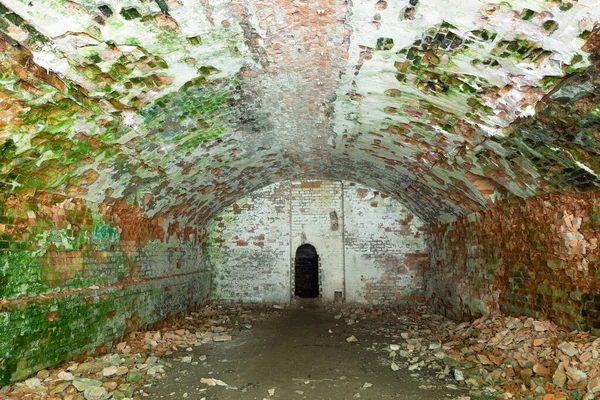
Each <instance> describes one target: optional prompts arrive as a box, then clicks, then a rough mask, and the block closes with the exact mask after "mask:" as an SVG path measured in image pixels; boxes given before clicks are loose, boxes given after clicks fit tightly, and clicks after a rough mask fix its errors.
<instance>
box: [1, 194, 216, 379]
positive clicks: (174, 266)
mask: <svg viewBox="0 0 600 400" xmlns="http://www.w3.org/2000/svg"><path fill="white" fill-rule="evenodd" d="M3 188H4V191H3V192H2V193H0V232H1V238H2V241H1V242H0V243H1V244H0V298H1V299H2V301H1V302H0V385H1V384H3V383H6V382H8V380H10V379H20V378H24V377H26V376H27V375H28V374H29V373H31V372H33V371H35V370H37V369H40V368H43V367H46V366H50V365H53V364H55V363H57V362H58V361H61V360H63V359H65V358H67V357H70V356H73V355H77V354H80V353H83V352H93V351H94V349H95V347H96V346H100V345H102V344H104V343H107V342H110V341H111V340H113V339H116V338H119V337H121V336H122V335H123V334H124V333H125V332H126V331H127V330H131V329H135V328H137V327H140V326H143V325H146V324H149V323H153V322H156V321H158V320H161V319H163V318H166V317H167V316H168V315H170V314H172V313H177V312H182V311H186V310H187V309H189V308H193V307H197V306H199V305H201V304H203V303H204V302H205V301H206V296H207V294H208V285H209V282H210V279H209V277H208V276H207V273H206V271H204V270H203V252H202V250H201V248H200V246H197V244H198V242H197V241H198V240H199V238H196V236H195V235H192V234H191V232H189V231H188V232H185V231H184V232H179V231H178V229H176V227H174V226H172V227H169V229H166V232H165V227H166V226H168V225H169V224H168V223H166V222H165V221H164V219H163V218H162V217H160V216H158V215H156V216H155V217H153V218H148V217H145V216H144V215H143V213H142V212H141V211H140V209H139V208H138V207H136V206H134V205H127V204H125V203H124V202H118V201H117V202H112V203H109V202H106V203H104V204H101V205H95V204H89V203H86V202H85V201H83V200H81V199H76V198H70V197H66V196H61V195H56V194H52V193H49V192H42V191H37V192H36V193H35V194H33V193H28V192H27V191H25V192H23V191H14V190H13V189H12V188H8V187H6V186H4V187H3ZM169 232H170V234H169Z"/></svg>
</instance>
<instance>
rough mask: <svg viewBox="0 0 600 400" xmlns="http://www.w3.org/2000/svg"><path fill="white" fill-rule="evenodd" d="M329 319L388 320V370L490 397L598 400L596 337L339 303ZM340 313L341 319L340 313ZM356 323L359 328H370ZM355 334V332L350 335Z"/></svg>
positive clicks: (534, 323) (351, 322) (599, 343)
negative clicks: (445, 382) (392, 319)
mask: <svg viewBox="0 0 600 400" xmlns="http://www.w3.org/2000/svg"><path fill="white" fill-rule="evenodd" d="M335 311H337V312H338V314H337V315H336V319H342V318H343V321H344V322H345V323H346V325H347V326H350V327H352V328H355V329H359V326H360V325H361V324H360V321H362V320H367V319H372V318H377V317H379V316H381V315H383V314H384V313H391V314H392V315H393V316H394V317H396V323H395V324H394V325H393V326H389V325H386V326H385V327H381V328H379V329H382V330H384V332H382V333H384V334H385V336H386V337H389V339H390V343H388V344H386V345H385V346H384V347H383V348H380V351H381V352H382V353H383V354H384V356H385V357H383V356H382V358H383V359H384V360H385V361H384V362H385V363H387V364H388V365H389V366H390V368H391V369H392V370H394V371H397V370H399V369H402V368H404V369H407V370H408V371H411V372H412V373H413V376H415V377H424V376H431V374H432V373H433V375H434V376H436V377H437V378H438V379H440V380H450V381H454V384H450V385H447V387H449V388H450V387H451V386H454V387H456V386H466V387H467V388H469V389H470V391H471V393H472V395H473V396H476V397H483V398H497V399H540V400H559V399H574V400H591V399H597V398H600V338H598V337H595V336H593V335H591V334H589V333H586V332H582V331H571V332H569V331H567V330H566V329H564V328H560V327H558V326H557V325H555V324H553V323H552V322H549V321H542V320H535V319H533V318H529V317H525V316H520V317H513V316H505V315H503V314H500V313H497V314H492V315H489V316H484V317H481V318H479V319H477V320H475V321H473V322H463V323H457V322H455V321H452V320H449V319H447V318H445V317H443V316H440V315H434V314H430V313H428V310H427V309H426V308H421V309H419V310H418V312H416V311H414V310H412V311H406V310H404V309H401V308H389V307H388V308H385V309H384V308H379V309H378V308H362V307H356V306H354V307H352V306H345V307H343V309H342V310H341V313H340V312H339V309H338V310H335ZM340 315H341V316H340ZM367 324H368V322H367V323H363V324H362V325H364V327H363V328H364V329H365V331H367V330H369V329H372V327H370V326H369V327H368V329H367V328H366V327H367ZM358 334H359V333H358V332H357V333H356V335H358Z"/></svg>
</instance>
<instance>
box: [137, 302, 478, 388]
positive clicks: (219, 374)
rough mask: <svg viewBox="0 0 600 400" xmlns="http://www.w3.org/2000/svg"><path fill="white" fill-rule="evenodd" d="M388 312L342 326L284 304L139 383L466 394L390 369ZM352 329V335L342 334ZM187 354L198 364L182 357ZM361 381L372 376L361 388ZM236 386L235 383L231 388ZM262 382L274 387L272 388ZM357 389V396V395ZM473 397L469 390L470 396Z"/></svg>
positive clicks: (321, 313) (319, 312)
mask: <svg viewBox="0 0 600 400" xmlns="http://www.w3.org/2000/svg"><path fill="white" fill-rule="evenodd" d="M393 319H394V317H393V316H391V315H386V316H381V317H379V318H377V319H370V320H368V322H367V321H363V322H360V323H358V324H356V325H352V326H348V325H346V324H345V323H344V321H343V319H342V320H336V319H334V314H333V313H331V312H328V311H325V310H323V309H319V308H309V309H290V310H283V311H282V313H281V314H280V315H279V316H275V317H272V318H270V319H269V320H268V321H266V322H262V323H260V324H257V325H253V326H252V328H251V329H246V328H244V327H243V326H240V331H239V332H236V333H234V339H233V341H232V342H224V343H214V344H212V345H210V346H200V347H196V348H194V349H193V351H192V352H191V353H181V352H179V353H174V354H172V355H171V356H169V357H167V358H163V359H164V360H165V361H167V362H170V363H172V364H173V368H171V369H169V370H168V372H167V375H166V376H165V377H164V378H163V379H161V380H160V381H156V382H154V383H153V384H152V385H151V386H147V387H146V388H144V391H145V392H146V393H147V394H148V395H149V396H148V397H149V398H151V399H183V398H186V393H187V398H189V399H198V400H200V399H202V398H203V397H205V398H206V400H213V399H215V400H216V399H218V400H229V399H232V400H233V399H266V398H272V399H286V400H287V399H311V400H320V399H322V400H327V399H331V400H338V399H354V398H360V399H366V400H376V399H428V400H435V399H448V398H456V397H458V396H460V395H464V394H466V389H463V388H460V387H459V388H458V389H449V388H447V387H446V385H449V384H455V383H456V382H453V381H452V380H451V379H449V380H447V381H440V380H438V379H437V378H435V377H433V376H432V374H428V373H427V372H426V371H420V372H418V375H419V377H415V376H414V375H417V374H413V376H411V374H412V373H410V372H408V371H406V370H402V369H401V370H399V371H396V372H394V371H392V370H391V368H390V360H389V359H386V352H385V349H386V348H388V347H389V344H390V343H392V342H391V341H390V339H389V338H387V337H386V335H385V333H383V332H385V329H384V330H381V329H378V328H379V327H386V326H388V327H389V326H391V325H392V324H393ZM329 330H331V332H332V333H329ZM351 335H355V336H356V337H357V339H358V342H356V343H348V342H347V341H346V338H347V337H349V336H351ZM190 354H192V355H193V360H195V361H199V359H200V356H201V355H206V357H207V359H206V361H204V362H199V363H198V365H192V364H189V363H183V362H181V361H180V360H181V358H182V357H183V356H189V355H190ZM202 378H213V379H219V380H221V381H223V382H225V383H227V384H228V385H230V386H231V387H233V388H226V387H222V386H214V387H210V386H207V385H206V384H203V383H201V379H202ZM365 383H370V384H372V386H371V387H368V388H364V387H363V386H365ZM234 388H235V389H234ZM269 389H275V393H274V395H273V396H270V395H269V393H268V390H269ZM359 396H360V397H359ZM471 398H474V397H471Z"/></svg>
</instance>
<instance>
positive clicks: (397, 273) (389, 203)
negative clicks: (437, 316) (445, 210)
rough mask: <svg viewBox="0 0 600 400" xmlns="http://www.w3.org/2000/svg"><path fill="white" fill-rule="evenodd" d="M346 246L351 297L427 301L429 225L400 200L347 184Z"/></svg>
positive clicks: (357, 299)
mask: <svg viewBox="0 0 600 400" xmlns="http://www.w3.org/2000/svg"><path fill="white" fill-rule="evenodd" d="M344 249H345V259H346V300H347V301H349V302H358V303H360V302H369V303H375V304H381V303H391V302H404V301H418V300H419V301H420V300H422V298H421V297H422V293H423V290H424V281H423V272H424V268H425V266H426V263H427V260H428V255H427V243H426V241H425V224H424V223H423V221H421V220H420V219H419V218H418V217H417V216H415V215H414V214H413V213H411V212H410V211H409V210H408V209H406V208H405V207H404V206H403V205H402V204H400V203H398V201H396V200H395V199H393V198H391V197H388V196H386V195H385V194H382V193H380V192H378V191H376V190H374V189H370V188H368V187H366V186H362V185H358V184H355V183H350V182H348V183H345V184H344ZM417 296H419V298H417Z"/></svg>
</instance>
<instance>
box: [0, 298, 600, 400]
mask: <svg viewBox="0 0 600 400" xmlns="http://www.w3.org/2000/svg"><path fill="white" fill-rule="evenodd" d="M106 351H107V352H106V353H104V352H102V353H99V354H94V355H89V356H80V357H75V358H73V359H71V360H67V361H65V362H63V363H61V364H59V365H57V366H54V367H53V368H48V369H45V370H41V371H37V372H36V373H35V374H33V375H32V376H31V377H29V379H26V380H24V381H21V382H15V383H13V384H12V385H9V386H6V387H4V388H0V399H2V400H4V399H11V400H13V399H17V400H110V399H113V400H130V399H134V400H143V399H193V400H202V399H204V400H215V399H216V400H230V399H242V400H243V399H258V400H263V399H268V400H271V399H273V400H274V399H285V400H288V399H291V400H293V399H311V400H319V399H323V400H325V399H336V400H337V399H342V400H346V399H431V400H435V399H457V400H458V399H460V400H470V399H481V400H486V399H535V400H567V399H574V400H593V399H597V398H600V363H599V360H600V338H598V337H595V336H592V335H590V334H589V333H587V332H581V331H567V330H566V329H564V328H561V327H558V326H556V325H555V324H553V323H551V322H549V321H543V320H535V319H533V318H530V317H525V316H506V315H503V314H500V313H492V314H490V315H486V316H483V317H481V318H478V319H476V320H474V321H470V322H456V321H452V320H449V319H447V318H445V317H443V316H441V315H436V314H434V313H432V312H431V310H428V309H427V308H426V307H425V306H420V307H417V308H408V309H407V308H404V307H401V306H386V307H383V306H381V307H367V306H357V305H350V304H345V305H337V306H335V305H331V304H330V305H328V306H327V307H323V308H313V307H304V308H303V309H302V308H297V307H296V308H291V309H282V307H276V306H266V305H262V306H261V305H239V304H238V305H236V304H231V305H207V306H205V307H202V308H201V309H198V310H195V311H194V312H191V313H190V314H189V315H181V316H173V317H172V318H170V319H168V320H166V321H162V323H161V324H160V325H157V326H155V327H152V329H149V330H144V329H142V330H138V331H133V332H131V333H129V334H127V335H126V336H125V337H124V338H123V339H122V341H121V342H118V343H116V342H115V343H113V344H111V345H108V346H107V348H106Z"/></svg>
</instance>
